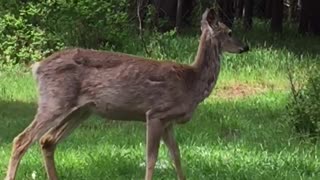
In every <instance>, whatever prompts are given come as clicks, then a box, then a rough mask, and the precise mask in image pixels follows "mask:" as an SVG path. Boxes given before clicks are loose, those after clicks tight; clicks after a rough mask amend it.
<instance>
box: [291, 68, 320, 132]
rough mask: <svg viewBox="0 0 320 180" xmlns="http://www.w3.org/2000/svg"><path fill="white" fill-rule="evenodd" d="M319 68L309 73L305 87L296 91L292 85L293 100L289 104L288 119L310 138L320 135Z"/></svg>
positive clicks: (298, 130)
mask: <svg viewBox="0 0 320 180" xmlns="http://www.w3.org/2000/svg"><path fill="white" fill-rule="evenodd" d="M318 69H319V66H315V67H313V68H312V70H310V71H309V77H308V80H307V83H306V85H305V86H304V87H302V88H300V89H298V90H296V88H295V87H294V85H293V83H291V84H292V94H293V97H292V100H291V102H290V103H289V104H288V106H287V109H288V115H289V116H288V119H289V121H290V122H291V123H292V124H293V125H294V127H295V129H296V131H297V132H299V133H303V134H305V135H307V136H309V137H315V136H319V135H320V73H319V72H318Z"/></svg>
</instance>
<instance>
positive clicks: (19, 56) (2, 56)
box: [0, 6, 61, 64]
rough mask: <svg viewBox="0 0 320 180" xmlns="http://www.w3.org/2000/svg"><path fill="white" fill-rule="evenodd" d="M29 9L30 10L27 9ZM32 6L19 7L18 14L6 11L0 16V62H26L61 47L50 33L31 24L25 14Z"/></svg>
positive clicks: (29, 13)
mask: <svg viewBox="0 0 320 180" xmlns="http://www.w3.org/2000/svg"><path fill="white" fill-rule="evenodd" d="M29 10H30V11H29ZM31 12H32V8H30V9H29V6H27V7H26V8H25V9H21V11H20V14H19V15H14V14H12V13H10V12H9V13H6V14H5V15H2V16H1V18H0V63H5V64H16V63H18V62H19V63H28V62H30V61H35V60H38V59H40V58H41V57H42V56H43V55H45V54H46V53H48V52H50V51H53V50H54V49H57V48H59V47H61V44H60V43H59V42H58V41H56V42H55V43H54V44H50V41H54V38H53V37H50V34H48V33H46V32H45V30H43V29H41V28H40V27H38V26H34V25H32V24H31V23H30V22H29V21H28V19H27V18H26V16H29V15H31V14H32V13H31Z"/></svg>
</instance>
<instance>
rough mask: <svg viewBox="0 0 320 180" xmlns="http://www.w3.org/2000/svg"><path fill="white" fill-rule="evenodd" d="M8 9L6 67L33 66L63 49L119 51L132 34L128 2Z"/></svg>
mask: <svg viewBox="0 0 320 180" xmlns="http://www.w3.org/2000/svg"><path fill="white" fill-rule="evenodd" d="M14 2H15V1H14ZM5 3H6V2H0V6H1V5H4V6H5ZM6 6H7V7H8V9H5V8H3V9H2V10H3V11H2V12H1V13H0V62H1V63H5V64H9V63H11V64H16V63H30V62H32V61H36V60H39V59H40V58H41V57H43V56H44V55H46V54H48V53H51V52H52V51H55V50H57V49H60V48H62V47H64V46H78V47H86V48H100V49H101V48H102V49H104V48H108V49H110V48H112V47H117V48H119V47H121V46H124V45H125V44H123V43H122V39H124V38H125V37H127V36H128V35H129V34H128V33H127V32H126V30H127V29H128V27H129V25H128V21H129V20H128V13H127V11H128V7H129V5H128V3H127V0H120V1H119V0H110V1H103V0H95V1H91V0H82V1H57V0H45V1H41V2H38V1H29V2H27V3H18V2H15V3H13V2H11V4H10V3H9V5H6Z"/></svg>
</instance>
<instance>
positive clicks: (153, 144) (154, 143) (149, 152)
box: [145, 113, 164, 180]
mask: <svg viewBox="0 0 320 180" xmlns="http://www.w3.org/2000/svg"><path fill="white" fill-rule="evenodd" d="M146 119H147V122H146V125H147V135H146V139H147V143H146V175H145V180H152V175H153V170H154V167H155V165H156V161H157V158H158V151H159V145H160V140H161V136H162V134H163V131H164V124H163V122H161V120H160V119H159V118H154V117H152V115H150V113H147V118H146Z"/></svg>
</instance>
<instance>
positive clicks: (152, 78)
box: [5, 8, 249, 180]
mask: <svg viewBox="0 0 320 180" xmlns="http://www.w3.org/2000/svg"><path fill="white" fill-rule="evenodd" d="M200 29H201V36H200V41H199V46H198V50H197V54H196V57H195V60H194V62H193V63H192V64H179V63H175V62H173V61H169V60H168V61H159V60H153V59H147V58H143V57H140V56H134V55H130V54H125V53H120V52H108V51H102V50H93V49H83V48H69V49H63V50H60V51H58V52H55V53H53V54H51V55H50V56H48V57H47V58H45V59H43V60H42V61H39V62H37V63H35V64H34V65H33V67H32V72H33V76H34V78H35V81H36V82H37V92H38V107H37V112H36V115H35V117H34V120H33V121H32V122H31V123H30V125H29V126H28V127H26V129H24V130H23V131H22V132H21V133H20V134H19V135H17V136H16V137H15V138H14V140H13V145H12V152H11V157H10V160H9V165H8V169H7V174H6V177H5V180H14V179H15V177H16V172H17V168H18V166H19V164H20V161H21V158H22V157H23V156H24V154H25V153H26V151H27V149H28V148H29V147H30V146H31V145H32V144H33V143H34V142H36V141H39V144H40V147H41V152H42V155H43V159H44V165H45V170H46V174H47V177H48V179H50V180H57V179H58V175H57V171H56V168H55V161H54V152H55V149H56V147H57V144H58V143H59V142H61V140H62V139H64V138H66V137H67V136H68V135H69V134H70V133H71V132H72V131H73V130H74V129H75V128H77V126H79V124H80V123H81V122H83V121H84V120H86V119H88V117H89V116H90V115H91V114H93V113H96V114H98V115H100V116H101V117H104V118H105V119H112V120H119V121H137V122H143V123H145V126H146V145H145V146H146V152H145V161H146V167H145V180H152V178H153V173H154V168H155V165H156V161H157V158H158V150H159V145H160V142H161V140H162V141H163V142H164V144H165V146H166V147H167V148H168V151H169V154H170V157H171V159H172V161H173V164H174V168H175V172H176V176H177V178H178V179H179V180H184V179H186V176H185V175H184V172H183V170H182V165H181V157H180V150H179V145H178V143H177V141H176V139H175V135H174V126H175V125H179V124H185V123H187V122H188V121H190V119H191V118H192V115H193V113H194V111H195V109H196V108H197V107H198V105H199V104H200V103H201V102H202V101H203V100H204V99H205V98H207V97H208V96H209V95H210V93H211V92H212V90H213V88H214V87H215V85H216V82H217V79H218V75H219V73H220V65H221V62H220V56H221V55H222V53H223V52H229V53H238V54H240V53H243V52H246V51H248V50H249V47H248V45H246V44H244V43H243V42H241V41H240V40H238V39H236V38H235V37H233V36H232V34H231V32H232V31H231V29H229V28H228V27H227V26H226V25H224V24H223V23H222V22H220V21H219V20H218V18H217V16H216V15H215V12H214V10H213V9H209V8H207V9H206V10H205V12H204V13H203V14H202V19H201V28H200Z"/></svg>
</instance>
